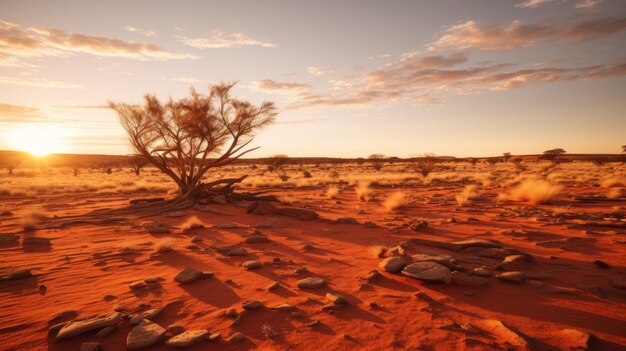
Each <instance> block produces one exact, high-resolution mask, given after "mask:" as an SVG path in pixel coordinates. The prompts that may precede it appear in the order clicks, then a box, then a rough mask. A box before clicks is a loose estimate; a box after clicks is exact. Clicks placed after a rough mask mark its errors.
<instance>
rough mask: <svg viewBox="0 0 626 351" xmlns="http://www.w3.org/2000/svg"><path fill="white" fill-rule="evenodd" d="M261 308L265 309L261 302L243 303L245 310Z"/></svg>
mask: <svg viewBox="0 0 626 351" xmlns="http://www.w3.org/2000/svg"><path fill="white" fill-rule="evenodd" d="M261 307H263V304H262V303H261V301H257V300H254V301H248V302H244V303H243V309H244V310H258V309H259V308H261Z"/></svg>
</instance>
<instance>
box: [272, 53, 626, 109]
mask: <svg viewBox="0 0 626 351" xmlns="http://www.w3.org/2000/svg"><path fill="white" fill-rule="evenodd" d="M560 64H561V63H560V62H558V61H555V62H553V63H552V65H545V66H544V65H542V66H541V67H539V68H538V66H537V65H528V67H527V66H525V65H519V64H508V63H489V62H486V63H485V62H482V63H481V62H479V63H473V62H471V61H470V60H469V58H468V56H466V54H463V53H451V54H449V55H429V56H424V55H420V54H418V53H408V54H405V55H402V56H401V57H400V58H399V59H398V60H396V61H394V62H391V63H389V64H386V65H384V66H382V67H379V68H377V69H373V70H370V71H367V72H364V73H363V74H361V75H360V76H358V77H356V78H354V79H351V80H337V81H334V82H333V85H332V88H331V89H326V90H325V91H313V89H312V88H310V89H305V90H297V91H296V92H295V93H294V94H292V95H293V99H292V100H291V101H290V102H288V103H287V104H286V106H285V108H286V109H288V110H289V109H310V108H323V107H357V108H361V107H367V108H371V107H376V106H378V105H386V104H390V103H396V102H405V103H409V104H413V105H438V104H442V103H445V100H444V99H443V97H442V95H466V94H476V93H480V92H485V91H506V90H511V89H515V88H520V87H524V86H530V85H536V84H544V83H551V82H570V81H580V80H590V79H600V78H607V77H621V76H624V75H626V59H622V60H620V61H615V62H608V63H603V64H597V65H588V66H575V67H571V66H564V65H560ZM268 81H269V80H268ZM270 82H273V81H270ZM282 84H287V83H281V84H280V85H278V86H279V87H280V86H285V85H282Z"/></svg>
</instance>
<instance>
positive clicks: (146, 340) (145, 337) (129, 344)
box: [126, 323, 165, 350]
mask: <svg viewBox="0 0 626 351" xmlns="http://www.w3.org/2000/svg"><path fill="white" fill-rule="evenodd" d="M163 334H165V329H164V328H163V327H161V326H160V325H158V324H155V323H141V324H139V325H137V326H136V327H134V328H133V329H132V330H131V331H130V333H128V337H127V338H126V349H128V350H137V349H141V348H144V347H148V346H152V345H154V344H156V342H157V341H159V339H160V338H161V337H162V336H163Z"/></svg>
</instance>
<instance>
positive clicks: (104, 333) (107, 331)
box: [96, 327, 115, 338]
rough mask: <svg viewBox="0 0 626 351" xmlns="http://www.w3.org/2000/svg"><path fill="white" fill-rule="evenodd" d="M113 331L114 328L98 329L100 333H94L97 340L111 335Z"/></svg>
mask: <svg viewBox="0 0 626 351" xmlns="http://www.w3.org/2000/svg"><path fill="white" fill-rule="evenodd" d="M114 330H115V327H105V328H102V329H100V331H99V332H98V333H96V337H98V338H104V337H105V336H108V335H109V334H111V333H113V331H114Z"/></svg>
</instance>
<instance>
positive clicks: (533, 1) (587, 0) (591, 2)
mask: <svg viewBox="0 0 626 351" xmlns="http://www.w3.org/2000/svg"><path fill="white" fill-rule="evenodd" d="M564 2H569V1H568V0H525V1H522V2H520V3H517V4H516V5H515V7H518V8H526V9H528V8H535V7H538V6H541V5H545V4H549V3H564ZM600 3H602V0H578V1H577V2H576V4H575V5H574V7H576V8H577V9H591V8H594V7H596V6H598V5H599V4H600Z"/></svg>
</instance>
